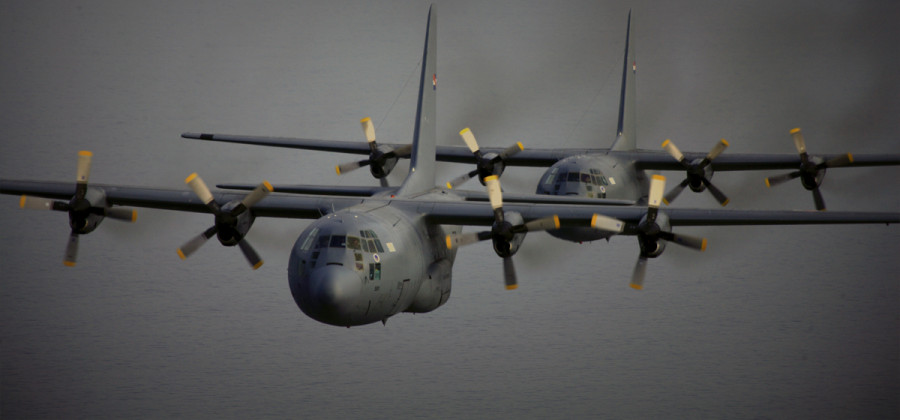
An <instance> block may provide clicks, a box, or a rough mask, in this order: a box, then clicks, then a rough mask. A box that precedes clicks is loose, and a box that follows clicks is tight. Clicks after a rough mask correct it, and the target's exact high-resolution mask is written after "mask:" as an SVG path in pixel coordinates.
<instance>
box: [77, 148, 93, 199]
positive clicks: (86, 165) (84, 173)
mask: <svg viewBox="0 0 900 420" xmlns="http://www.w3.org/2000/svg"><path fill="white" fill-rule="evenodd" d="M91 156H93V153H91V152H89V151H87V150H82V151H80V152H78V172H77V174H76V176H75V197H76V198H77V199H79V200H80V199H82V198H84V194H85V193H86V192H87V182H88V177H90V175H91Z"/></svg>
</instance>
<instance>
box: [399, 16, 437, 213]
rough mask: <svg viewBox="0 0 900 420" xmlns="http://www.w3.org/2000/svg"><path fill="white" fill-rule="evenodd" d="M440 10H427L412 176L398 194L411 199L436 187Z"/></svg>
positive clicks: (407, 178) (411, 164) (414, 135)
mask: <svg viewBox="0 0 900 420" xmlns="http://www.w3.org/2000/svg"><path fill="white" fill-rule="evenodd" d="M436 64H437V7H435V5H433V4H432V5H431V8H430V9H429V10H428V25H427V26H426V27H425V51H424V52H423V54H422V77H421V79H420V80H419V102H418V105H416V126H415V130H414V131H413V141H412V144H413V148H412V155H411V156H410V163H409V175H407V176H406V180H404V181H403V185H402V186H400V189H399V190H398V191H397V195H399V196H410V195H415V194H418V193H421V192H423V191H427V190H430V189H433V188H434V169H435V144H436V143H437V130H436V120H435V116H436V112H435V111H436V106H435V104H436V98H437V66H436Z"/></svg>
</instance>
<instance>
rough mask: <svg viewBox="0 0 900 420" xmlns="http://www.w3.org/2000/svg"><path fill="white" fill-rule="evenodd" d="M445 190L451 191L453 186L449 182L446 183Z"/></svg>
mask: <svg viewBox="0 0 900 420" xmlns="http://www.w3.org/2000/svg"><path fill="white" fill-rule="evenodd" d="M447 189H448V190H452V189H453V184H451V183H450V182H447Z"/></svg>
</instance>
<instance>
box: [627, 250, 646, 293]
mask: <svg viewBox="0 0 900 420" xmlns="http://www.w3.org/2000/svg"><path fill="white" fill-rule="evenodd" d="M646 275H647V257H645V256H643V255H640V256H638V260H637V264H635V265H634V272H632V274H631V284H630V286H631V288H632V289H635V290H641V289H643V288H644V277H645V276H646Z"/></svg>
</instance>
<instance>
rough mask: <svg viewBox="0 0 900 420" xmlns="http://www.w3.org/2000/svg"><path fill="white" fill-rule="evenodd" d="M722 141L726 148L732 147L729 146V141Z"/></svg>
mask: <svg viewBox="0 0 900 420" xmlns="http://www.w3.org/2000/svg"><path fill="white" fill-rule="evenodd" d="M721 141H722V144H723V145H725V147H728V146H731V145H730V144H728V140H725V139H722V140H721Z"/></svg>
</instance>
